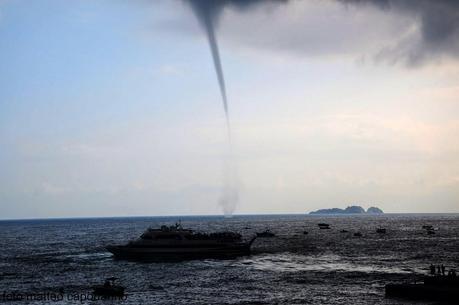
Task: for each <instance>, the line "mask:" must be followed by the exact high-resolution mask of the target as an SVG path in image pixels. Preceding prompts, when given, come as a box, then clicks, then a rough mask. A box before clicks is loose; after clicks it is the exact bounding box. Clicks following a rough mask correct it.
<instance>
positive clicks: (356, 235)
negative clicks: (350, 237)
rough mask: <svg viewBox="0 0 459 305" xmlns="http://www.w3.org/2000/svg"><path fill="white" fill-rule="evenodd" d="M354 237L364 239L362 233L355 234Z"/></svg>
mask: <svg viewBox="0 0 459 305" xmlns="http://www.w3.org/2000/svg"><path fill="white" fill-rule="evenodd" d="M354 236H355V237H362V233H360V232H357V233H354Z"/></svg>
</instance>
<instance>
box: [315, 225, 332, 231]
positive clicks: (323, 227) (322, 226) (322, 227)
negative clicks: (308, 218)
mask: <svg viewBox="0 0 459 305" xmlns="http://www.w3.org/2000/svg"><path fill="white" fill-rule="evenodd" d="M317 225H318V226H319V229H321V230H327V229H330V225H329V224H328V223H319V224H317Z"/></svg>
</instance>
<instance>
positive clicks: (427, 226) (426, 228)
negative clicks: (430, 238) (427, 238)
mask: <svg viewBox="0 0 459 305" xmlns="http://www.w3.org/2000/svg"><path fill="white" fill-rule="evenodd" d="M422 228H423V229H424V230H433V226H432V225H424V226H422Z"/></svg>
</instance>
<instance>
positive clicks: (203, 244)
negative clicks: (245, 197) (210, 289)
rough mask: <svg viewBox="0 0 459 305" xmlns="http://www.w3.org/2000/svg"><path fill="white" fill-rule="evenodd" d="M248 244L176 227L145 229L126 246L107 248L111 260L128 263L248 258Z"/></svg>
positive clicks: (228, 234) (228, 236)
mask: <svg viewBox="0 0 459 305" xmlns="http://www.w3.org/2000/svg"><path fill="white" fill-rule="evenodd" d="M255 238H256V236H255V237H254V238H252V239H251V240H250V241H249V242H246V241H243V240H242V236H241V235H240V234H238V233H234V232H218V233H210V234H207V233H195V232H193V231H192V230H190V229H184V228H182V226H181V225H180V224H176V225H175V226H162V227H161V228H159V229H153V228H149V229H147V230H146V231H145V232H144V233H143V234H142V235H141V236H140V238H138V239H137V240H134V241H131V242H129V243H128V244H127V245H115V246H107V247H106V249H107V250H108V251H109V252H111V253H113V255H114V256H115V258H120V259H130V260H177V259H178V260H181V259H196V258H231V257H237V256H244V255H249V254H250V246H251V245H252V243H253V241H254V240H255Z"/></svg>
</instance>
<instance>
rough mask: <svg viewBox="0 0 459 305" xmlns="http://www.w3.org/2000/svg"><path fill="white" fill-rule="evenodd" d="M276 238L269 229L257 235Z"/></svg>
mask: <svg viewBox="0 0 459 305" xmlns="http://www.w3.org/2000/svg"><path fill="white" fill-rule="evenodd" d="M274 236H276V234H274V233H273V232H271V231H270V230H269V229H267V230H265V231H263V232H260V233H257V237H274Z"/></svg>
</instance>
